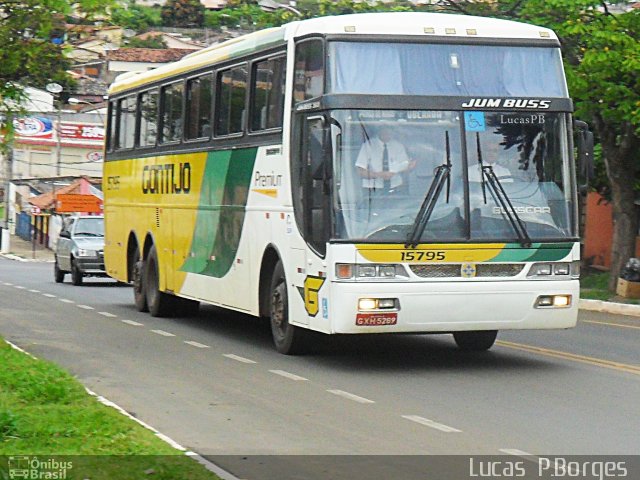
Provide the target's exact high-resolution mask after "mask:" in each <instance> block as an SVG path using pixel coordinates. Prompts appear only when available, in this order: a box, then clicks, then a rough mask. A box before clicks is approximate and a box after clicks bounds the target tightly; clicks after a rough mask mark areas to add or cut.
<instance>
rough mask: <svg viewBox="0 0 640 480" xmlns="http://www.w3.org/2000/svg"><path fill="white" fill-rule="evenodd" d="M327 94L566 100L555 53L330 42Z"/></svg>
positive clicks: (542, 49) (546, 49)
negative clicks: (554, 98)
mask: <svg viewBox="0 0 640 480" xmlns="http://www.w3.org/2000/svg"><path fill="white" fill-rule="evenodd" d="M327 83H328V88H327V91H328V93H354V94H367V95H438V96H442V95H452V96H469V95H476V96H500V97H545V98H549V97H567V96H568V92H567V88H566V83H565V81H564V73H563V70H562V59H561V55H560V49H559V48H551V47H519V46H492V45H459V44H456V45H448V44H425V43H380V42H336V41H334V42H330V43H329V57H328V77H327Z"/></svg>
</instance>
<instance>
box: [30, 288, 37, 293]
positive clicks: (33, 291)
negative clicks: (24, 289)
mask: <svg viewBox="0 0 640 480" xmlns="http://www.w3.org/2000/svg"><path fill="white" fill-rule="evenodd" d="M29 291H30V292H31V293H40V290H36V289H32V290H29Z"/></svg>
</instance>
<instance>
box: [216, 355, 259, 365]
mask: <svg viewBox="0 0 640 480" xmlns="http://www.w3.org/2000/svg"><path fill="white" fill-rule="evenodd" d="M222 356H223V357H227V358H230V359H231V360H235V361H236V362H242V363H258V362H254V361H253V360H250V359H248V358H244V357H240V356H238V355H234V354H233V353H225V354H223V355H222Z"/></svg>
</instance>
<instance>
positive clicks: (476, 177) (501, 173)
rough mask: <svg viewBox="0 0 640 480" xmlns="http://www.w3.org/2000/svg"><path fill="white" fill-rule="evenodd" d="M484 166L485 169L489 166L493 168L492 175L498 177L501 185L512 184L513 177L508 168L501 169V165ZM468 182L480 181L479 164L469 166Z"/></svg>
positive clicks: (486, 164)
mask: <svg viewBox="0 0 640 480" xmlns="http://www.w3.org/2000/svg"><path fill="white" fill-rule="evenodd" d="M484 166H485V167H487V166H491V167H492V168H493V173H495V174H496V177H498V180H499V181H500V182H501V183H510V182H513V176H512V175H511V171H510V170H509V169H508V168H506V167H503V166H502V165H498V164H497V163H494V164H489V163H485V164H484ZM469 181H470V182H481V181H482V176H481V175H480V165H479V164H475V165H470V166H469Z"/></svg>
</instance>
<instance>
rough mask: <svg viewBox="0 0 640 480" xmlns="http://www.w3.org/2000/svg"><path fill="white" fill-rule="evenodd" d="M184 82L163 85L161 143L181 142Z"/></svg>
mask: <svg viewBox="0 0 640 480" xmlns="http://www.w3.org/2000/svg"><path fill="white" fill-rule="evenodd" d="M183 92H184V84H183V83H182V82H180V83H174V84H172V85H167V86H166V87H162V94H161V97H162V130H161V135H160V142H161V143H169V142H179V141H180V139H181V138H182V124H183V121H182V97H183V95H182V94H183Z"/></svg>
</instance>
